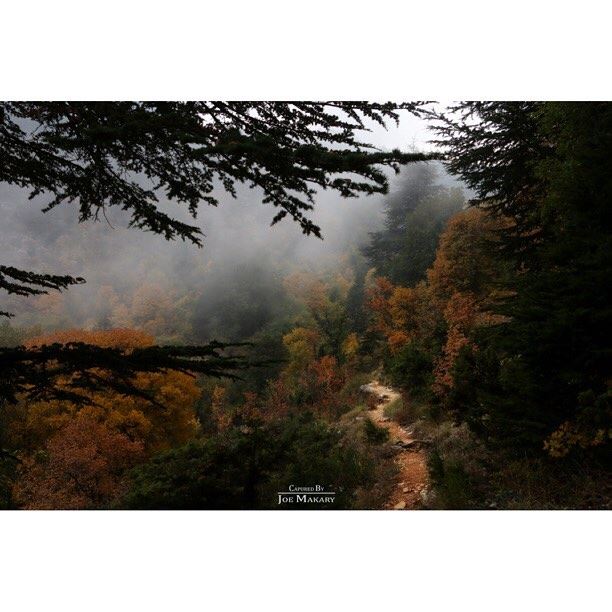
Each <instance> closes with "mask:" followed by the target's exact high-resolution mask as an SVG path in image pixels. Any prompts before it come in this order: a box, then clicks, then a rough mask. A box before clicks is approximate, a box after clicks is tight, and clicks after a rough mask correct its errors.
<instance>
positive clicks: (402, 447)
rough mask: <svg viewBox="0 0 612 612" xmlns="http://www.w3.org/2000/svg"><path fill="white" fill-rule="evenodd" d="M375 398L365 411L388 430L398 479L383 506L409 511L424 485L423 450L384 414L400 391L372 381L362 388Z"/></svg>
mask: <svg viewBox="0 0 612 612" xmlns="http://www.w3.org/2000/svg"><path fill="white" fill-rule="evenodd" d="M362 389H363V391H365V392H366V393H370V394H372V395H374V396H375V397H377V398H378V400H379V401H378V404H377V405H376V408H374V409H373V410H368V417H369V418H370V419H371V420H372V422H373V423H374V424H375V425H377V426H378V427H384V428H385V429H386V430H387V431H388V432H389V442H390V443H391V444H392V445H394V446H396V447H397V448H398V453H397V454H396V456H395V462H396V464H397V466H398V468H399V475H398V482H397V485H396V487H395V489H394V490H393V492H392V494H391V495H390V497H389V499H388V500H387V502H386V503H385V508H386V509H395V510H404V509H406V510H410V509H413V508H415V507H416V506H417V505H418V504H419V502H420V501H421V491H423V490H424V489H425V488H426V487H427V465H426V457H425V453H424V452H423V450H422V449H421V448H420V447H419V445H418V443H417V442H415V440H414V438H413V437H412V435H411V432H410V430H406V429H404V428H403V427H402V426H401V425H400V424H399V423H396V422H395V421H392V420H390V419H388V418H386V417H385V415H384V410H385V407H386V406H387V405H388V404H390V403H391V402H392V401H394V400H396V399H398V398H399V397H400V394H399V393H398V392H397V391H394V390H393V389H391V388H390V387H385V386H384V385H381V384H380V383H379V382H378V381H373V382H371V383H369V384H367V385H364V387H363V388H362Z"/></svg>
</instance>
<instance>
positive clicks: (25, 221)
mask: <svg viewBox="0 0 612 612" xmlns="http://www.w3.org/2000/svg"><path fill="white" fill-rule="evenodd" d="M427 138H428V135H427V126H426V122H425V121H422V120H420V119H417V118H416V117H414V116H412V115H405V116H404V117H403V120H402V122H401V123H400V125H399V126H398V127H397V128H395V127H389V129H388V130H384V129H383V128H382V127H381V126H378V125H373V126H372V131H371V132H369V133H368V134H366V135H365V137H364V140H366V139H367V141H368V142H370V143H372V144H373V145H375V146H377V147H379V148H381V149H383V150H389V149H392V148H402V149H404V150H406V149H413V150H417V149H418V150H431V146H430V145H428V144H427ZM422 163H429V164H433V165H434V166H435V167H436V170H437V174H438V181H439V182H440V183H441V184H445V185H450V184H454V183H455V181H454V179H452V178H451V177H449V176H448V175H447V174H446V173H445V171H444V169H443V167H442V165H441V164H440V163H437V162H422ZM389 178H390V192H393V190H394V189H397V187H398V184H399V183H400V178H401V177H398V176H396V175H395V174H394V173H392V172H391V173H390V175H389ZM236 190H237V197H236V198H233V197H232V196H231V195H230V194H228V193H227V192H225V191H224V190H223V188H222V187H221V186H220V187H219V188H218V189H216V190H215V193H214V195H215V197H217V198H218V200H219V206H218V207H211V206H208V205H205V204H203V205H202V206H201V207H200V209H199V211H198V217H197V219H196V220H195V224H196V225H197V226H198V227H200V228H201V230H202V232H203V234H204V238H203V246H202V247H201V248H198V247H196V246H195V245H193V244H191V243H183V242H180V241H171V242H168V241H165V240H164V239H163V238H161V237H160V236H157V235H153V234H151V233H146V232H143V231H140V230H137V229H129V228H128V227H127V226H128V223H129V218H128V216H127V214H125V213H123V212H122V211H120V210H117V209H115V208H114V209H109V210H107V211H106V214H105V215H104V216H101V217H100V219H99V220H98V221H97V222H93V221H88V222H84V223H79V222H78V211H77V210H75V205H74V204H63V205H60V206H58V207H56V208H54V209H52V210H51V211H49V212H47V213H44V214H43V213H42V212H41V209H42V208H43V207H44V205H45V204H46V200H45V198H44V196H39V197H37V198H34V199H33V200H29V199H28V193H27V192H26V191H25V190H21V189H18V188H15V187H12V186H7V185H6V184H0V218H1V219H2V223H1V226H0V238H1V239H2V244H3V247H4V248H3V260H4V263H5V264H6V265H13V266H15V267H18V268H22V269H28V270H36V271H38V272H42V273H53V274H69V275H72V276H80V277H84V278H85V279H86V283H85V284H83V285H79V286H74V287H71V288H70V289H69V290H67V291H65V292H63V293H61V294H56V293H52V294H49V295H43V296H40V297H35V298H30V299H25V298H18V297H14V296H13V297H9V298H8V299H7V300H6V302H7V303H6V309H8V310H10V311H12V312H14V313H15V315H16V316H15V318H14V319H13V320H12V325H13V326H19V327H33V326H36V327H39V328H40V329H41V330H49V329H58V328H71V327H83V328H90V329H93V328H109V327H136V328H142V329H144V330H145V331H149V332H151V333H152V334H153V335H155V336H156V338H157V340H158V341H160V342H186V341H187V342H189V341H197V342H203V341H208V340H210V339H212V338H217V339H224V340H237V339H245V338H249V337H251V336H252V335H253V334H255V333H256V332H257V331H259V330H260V329H262V328H263V327H265V326H266V325H268V324H270V323H271V322H273V321H278V320H280V319H282V317H283V316H286V315H287V314H288V313H290V310H291V303H290V301H289V300H288V298H287V296H286V294H285V292H284V290H283V279H284V278H285V277H286V276H287V275H289V274H291V273H292V272H295V271H301V272H311V273H313V274H316V275H324V274H326V273H330V272H332V271H333V270H335V269H337V268H339V266H340V265H341V262H344V265H346V262H347V261H352V262H353V263H354V261H355V260H356V258H359V257H360V249H361V248H362V247H363V246H364V245H366V244H367V243H368V240H369V234H370V233H371V232H375V231H377V230H378V229H380V227H381V224H382V222H383V214H382V210H383V206H382V204H383V201H384V198H385V196H384V195H374V196H368V197H360V198H351V199H344V198H341V197H340V196H338V195H337V194H336V193H331V192H326V191H322V190H319V191H318V193H317V194H316V196H315V206H314V210H312V211H310V212H309V213H308V215H309V216H310V218H311V219H312V220H313V221H314V222H315V223H316V224H317V225H318V226H319V227H320V228H321V230H322V235H323V239H322V240H321V239H318V238H316V237H314V236H305V235H303V234H302V231H301V229H300V227H299V226H298V224H296V223H294V222H293V221H292V220H291V219H289V218H286V219H284V220H282V221H281V222H280V223H278V224H276V225H274V226H273V227H270V223H271V220H272V218H273V217H274V214H275V213H276V212H277V211H276V210H275V209H274V208H273V207H272V206H270V205H262V194H261V192H260V191H259V190H258V189H251V188H249V187H248V186H245V185H237V186H236ZM160 208H162V209H163V210H164V211H166V212H168V213H169V214H171V215H173V216H175V217H177V218H179V219H181V220H183V221H185V222H188V223H191V224H194V220H193V219H192V218H191V217H190V216H189V215H188V214H187V212H186V211H185V210H184V208H183V207H181V206H180V205H177V204H176V203H175V202H169V201H167V200H165V199H164V198H163V197H160Z"/></svg>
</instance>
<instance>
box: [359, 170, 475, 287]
mask: <svg viewBox="0 0 612 612" xmlns="http://www.w3.org/2000/svg"><path fill="white" fill-rule="evenodd" d="M436 179H437V175H436V170H435V166H433V165H431V164H429V163H417V164H411V165H410V166H408V167H407V168H406V169H404V171H403V172H402V177H401V183H400V186H399V188H398V189H397V190H396V191H395V192H393V193H392V194H390V195H388V196H387V197H386V199H385V201H384V213H385V225H384V230H383V231H380V232H375V233H372V234H370V236H371V242H370V244H369V245H368V246H366V247H365V248H364V249H363V253H364V255H365V256H366V257H367V258H368V259H369V261H370V263H371V265H373V266H374V267H375V268H376V270H377V273H378V274H379V275H380V276H385V277H387V278H389V280H391V281H392V282H393V283H397V284H401V285H405V286H412V285H414V284H416V283H417V282H418V281H420V280H422V279H423V278H424V276H425V271H426V270H427V268H429V266H430V265H431V264H432V263H433V260H434V257H435V253H436V247H437V245H438V237H439V236H440V233H441V232H442V230H443V229H444V226H445V224H446V221H447V220H448V219H449V218H450V217H451V216H452V215H453V214H455V213H456V212H458V211H459V210H461V208H462V206H463V204H464V202H465V199H464V197H463V193H462V191H461V189H460V188H458V187H451V188H448V187H444V186H442V185H440V184H438V183H437V180H436Z"/></svg>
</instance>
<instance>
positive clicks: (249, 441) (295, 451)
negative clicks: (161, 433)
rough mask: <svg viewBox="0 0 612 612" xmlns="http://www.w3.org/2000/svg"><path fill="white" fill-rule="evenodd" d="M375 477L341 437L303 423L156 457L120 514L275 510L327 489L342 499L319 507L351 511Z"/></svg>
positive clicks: (140, 471)
mask: <svg viewBox="0 0 612 612" xmlns="http://www.w3.org/2000/svg"><path fill="white" fill-rule="evenodd" d="M371 469H372V467H371V465H370V464H369V463H368V461H367V460H366V458H365V457H363V456H362V455H360V453H359V452H358V451H357V449H356V448H355V447H354V446H353V445H351V444H349V443H348V442H347V441H346V440H343V439H342V435H341V433H339V431H338V430H337V429H334V428H331V427H329V426H327V425H325V424H324V423H321V422H318V421H316V420H314V419H313V418H312V417H311V416H309V415H302V416H300V417H291V418H288V419H284V420H281V421H275V422H272V423H268V424H252V425H250V426H248V427H242V428H239V429H238V428H232V429H229V430H227V431H226V432H224V433H223V434H219V435H217V436H214V437H210V438H206V439H204V440H198V441H194V442H191V443H189V444H187V445H186V446H183V447H181V448H178V449H175V450H172V451H169V452H167V453H164V454H162V455H159V456H157V457H155V458H154V459H153V460H152V461H150V462H149V463H147V464H145V465H142V466H140V467H138V468H136V469H135V470H134V471H133V473H132V474H131V478H130V483H129V491H128V493H127V494H126V495H125V497H124V498H123V500H122V502H121V503H120V507H123V508H128V509H255V508H259V509H272V508H277V507H278V498H277V492H279V491H286V490H287V487H288V486H289V485H291V484H294V485H297V486H312V485H315V484H321V485H325V486H329V487H332V488H331V489H326V490H332V491H335V492H337V495H336V501H335V503H333V504H328V505H322V506H319V507H329V508H350V507H351V506H352V504H353V496H354V493H355V491H356V490H357V488H358V487H360V486H362V485H364V484H367V483H368V482H369V480H370V478H371ZM298 507H302V508H303V506H298ZM308 507H309V508H310V507H312V506H311V505H309V506H308Z"/></svg>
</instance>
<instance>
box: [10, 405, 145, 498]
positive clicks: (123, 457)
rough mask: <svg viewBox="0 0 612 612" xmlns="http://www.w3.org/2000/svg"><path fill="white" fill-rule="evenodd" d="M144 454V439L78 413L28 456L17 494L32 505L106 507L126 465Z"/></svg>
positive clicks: (18, 482) (18, 483) (116, 491)
mask: <svg viewBox="0 0 612 612" xmlns="http://www.w3.org/2000/svg"><path fill="white" fill-rule="evenodd" d="M143 456H144V449H143V443H142V442H141V441H139V440H132V439H130V438H129V437H128V436H127V435H125V434H123V433H120V432H118V431H117V430H116V429H114V428H112V427H110V426H109V425H107V424H105V423H103V422H100V421H99V420H97V419H96V418H93V417H92V416H91V415H84V414H79V415H78V416H77V417H76V418H74V419H72V420H71V421H70V422H69V423H68V424H67V425H66V426H64V427H63V428H62V429H60V430H59V431H57V432H56V433H55V434H54V435H53V436H52V437H51V438H50V439H49V441H48V442H47V444H46V446H45V451H44V452H42V453H38V454H37V455H35V456H34V457H29V458H26V459H25V460H24V462H23V464H22V466H21V467H20V476H21V477H20V478H19V479H18V480H17V483H16V485H15V489H14V495H15V499H16V500H17V501H18V503H20V505H21V506H22V507H24V508H27V509H42V510H44V509H57V510H63V509H87V508H99V507H103V506H105V505H107V504H108V503H109V502H111V501H112V500H113V499H114V498H115V497H116V496H117V495H118V494H119V492H120V491H121V478H122V476H123V474H124V473H125V471H126V470H127V469H128V468H130V467H132V466H133V465H135V464H136V463H137V462H138V461H141V460H142V459H143Z"/></svg>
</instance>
